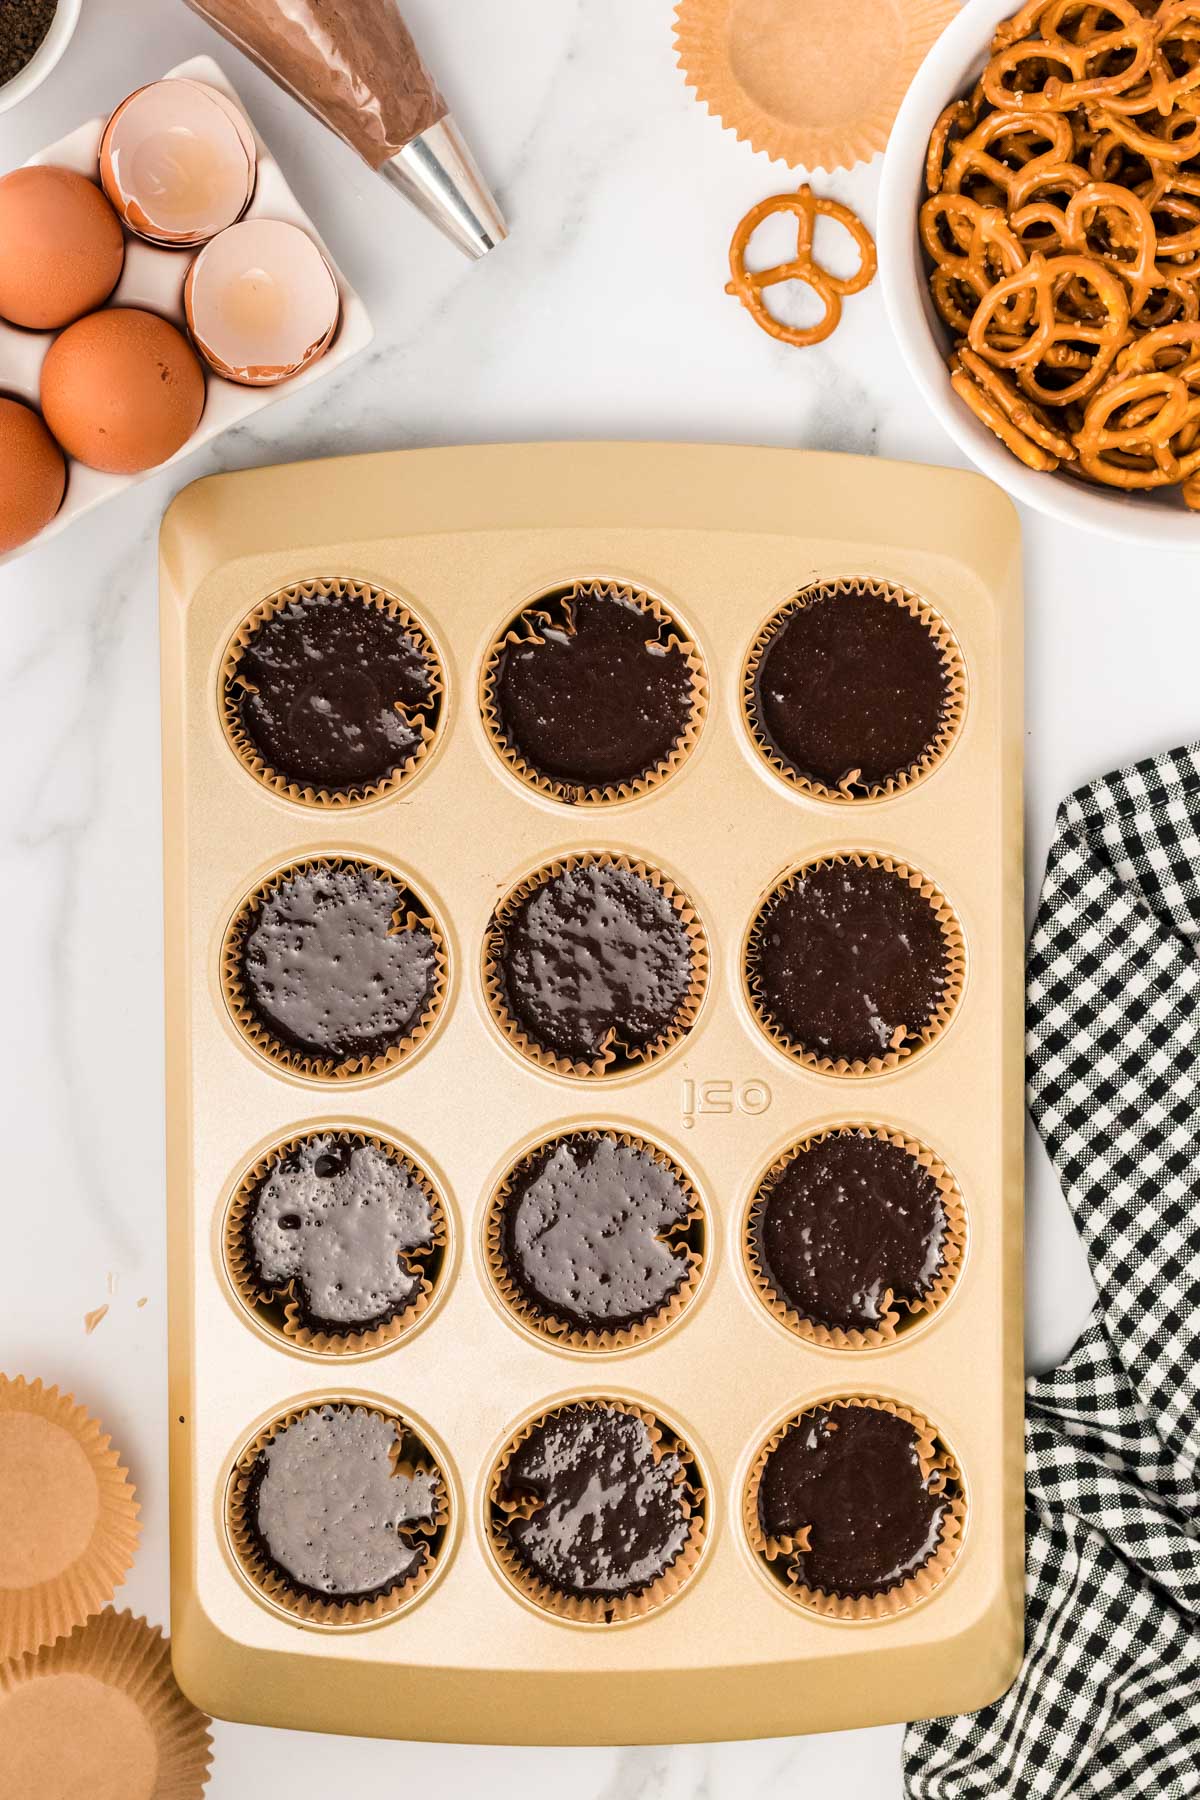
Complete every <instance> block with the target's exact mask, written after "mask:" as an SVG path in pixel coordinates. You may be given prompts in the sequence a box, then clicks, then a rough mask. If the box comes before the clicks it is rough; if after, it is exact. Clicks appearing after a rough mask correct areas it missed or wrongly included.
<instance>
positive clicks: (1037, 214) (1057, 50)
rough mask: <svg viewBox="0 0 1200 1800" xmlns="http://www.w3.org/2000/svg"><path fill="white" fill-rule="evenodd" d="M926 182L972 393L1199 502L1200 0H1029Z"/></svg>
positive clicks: (935, 263)
mask: <svg viewBox="0 0 1200 1800" xmlns="http://www.w3.org/2000/svg"><path fill="white" fill-rule="evenodd" d="M926 188H927V191H928V194H929V196H930V197H929V199H927V200H926V201H925V203H924V205H923V206H922V209H921V215H920V221H919V226H920V238H921V243H922V247H923V249H924V253H925V257H926V261H927V265H928V269H929V283H930V289H931V292H932V295H933V299H934V304H935V306H936V307H937V310H938V312H939V313H940V314H941V317H942V318H943V319H944V320H945V322H946V324H947V325H948V326H949V328H950V330H951V332H952V333H953V335H954V338H955V340H956V346H957V347H956V351H955V354H954V356H953V357H952V359H951V362H950V380H951V383H952V385H953V387H954V390H955V392H956V393H957V394H958V395H959V397H960V399H961V400H962V402H963V403H964V404H965V405H966V406H968V407H969V408H970V409H971V411H972V412H973V413H974V414H975V416H976V417H977V418H979V419H980V420H982V422H983V423H984V424H985V425H986V426H987V427H988V428H989V430H991V431H993V432H995V434H996V436H997V437H998V438H1000V439H1001V440H1002V441H1003V442H1004V443H1005V444H1006V445H1007V446H1008V448H1009V449H1010V450H1011V451H1012V453H1013V454H1014V455H1015V456H1017V457H1019V458H1020V459H1021V461H1022V462H1024V463H1025V464H1026V465H1027V466H1028V467H1029V468H1032V469H1040V470H1045V471H1051V470H1054V469H1058V468H1061V469H1062V470H1063V471H1064V472H1070V473H1072V474H1079V475H1081V476H1082V477H1083V478H1084V479H1086V480H1089V481H1096V482H1101V483H1103V484H1104V485H1106V486H1109V487H1117V488H1123V489H1129V490H1138V489H1149V488H1159V487H1178V489H1179V490H1180V497H1181V499H1183V500H1184V501H1185V502H1186V504H1187V505H1188V506H1190V507H1192V508H1194V509H1195V510H1197V511H1200V0H1025V4H1024V5H1022V6H1021V7H1020V9H1019V10H1018V11H1017V12H1016V13H1015V15H1014V17H1013V18H1011V19H1009V20H1008V21H1007V22H1005V23H1004V24H1002V25H1000V26H999V28H998V29H997V31H996V33H995V36H994V38H993V41H992V51H991V56H990V59H989V61H988V64H987V66H986V68H985V69H984V71H983V74H982V76H980V78H979V79H978V81H977V83H976V85H975V87H974V88H973V89H972V90H971V92H970V94H969V95H965V96H963V98H961V99H959V100H952V101H951V102H950V104H949V105H948V106H947V107H945V108H944V109H943V111H942V113H941V115H940V117H939V118H938V120H937V123H936V125H935V126H934V130H933V133H932V135H931V138H930V144H929V155H928V160H927V164H926Z"/></svg>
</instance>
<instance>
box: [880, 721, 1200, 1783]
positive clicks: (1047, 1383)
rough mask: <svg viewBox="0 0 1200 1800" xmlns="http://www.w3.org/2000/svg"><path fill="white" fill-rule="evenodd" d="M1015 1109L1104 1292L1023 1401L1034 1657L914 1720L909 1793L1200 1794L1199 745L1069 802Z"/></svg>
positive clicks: (1028, 1648) (1052, 862) (1049, 888)
mask: <svg viewBox="0 0 1200 1800" xmlns="http://www.w3.org/2000/svg"><path fill="white" fill-rule="evenodd" d="M1028 983H1029V987H1028V1021H1027V1023H1028V1054H1029V1064H1028V1080H1029V1108H1030V1112H1031V1113H1032V1115H1033V1119H1034V1123H1035V1124H1036V1125H1037V1128H1038V1130H1039V1132H1040V1133H1041V1135H1042V1137H1043V1139H1044V1140H1045V1144H1046V1148H1047V1150H1048V1151H1049V1152H1050V1157H1051V1160H1052V1161H1053V1163H1054V1166H1055V1168H1056V1169H1057V1171H1058V1175H1059V1179H1060V1181H1061V1182H1062V1186H1063V1192H1064V1194H1065V1195H1066V1198H1067V1203H1068V1205H1069V1206H1070V1208H1071V1211H1072V1212H1073V1213H1074V1215H1075V1222H1076V1224H1077V1226H1078V1227H1079V1230H1080V1232H1081V1234H1082V1236H1083V1240H1084V1244H1085V1245H1086V1248H1087V1253H1088V1258H1089V1260H1090V1262H1091V1266H1092V1273H1093V1275H1094V1276H1095V1280H1096V1286H1097V1288H1098V1290H1099V1296H1100V1297H1099V1302H1098V1304H1097V1307H1096V1310H1095V1313H1094V1314H1093V1316H1092V1321H1091V1324H1090V1325H1089V1326H1088V1328H1087V1330H1086V1331H1085V1332H1084V1334H1083V1336H1082V1337H1081V1338H1080V1340H1079V1342H1078V1343H1077V1344H1076V1346H1075V1348H1074V1350H1073V1351H1072V1352H1071V1354H1070V1356H1069V1357H1068V1358H1067V1360H1066V1362H1064V1363H1063V1364H1062V1365H1061V1367H1059V1368H1057V1369H1054V1370H1053V1371H1052V1372H1051V1373H1050V1374H1048V1375H1044V1376H1040V1377H1037V1378H1035V1379H1033V1380H1031V1381H1030V1382H1029V1383H1028V1385H1027V1389H1026V1396H1027V1398H1026V1421H1025V1507H1026V1532H1027V1549H1026V1574H1025V1586H1026V1625H1025V1633H1026V1637H1025V1661H1024V1665H1023V1667H1022V1669H1021V1672H1020V1674H1019V1675H1018V1677H1017V1680H1016V1682H1015V1683H1014V1685H1013V1686H1012V1687H1011V1688H1010V1689H1009V1691H1008V1693H1007V1694H1005V1696H1004V1698H1003V1699H1002V1700H999V1701H997V1703H996V1704H995V1705H994V1706H988V1707H985V1708H984V1710H983V1711H982V1712H979V1713H974V1714H972V1715H969V1716H966V1717H963V1718H947V1719H933V1720H929V1721H927V1722H925V1723H922V1724H916V1725H911V1726H910V1727H909V1729H908V1731H907V1733H906V1735H905V1740H904V1757H905V1776H906V1784H907V1792H908V1794H909V1795H910V1796H913V1797H914V1800H967V1797H968V1796H970V1797H971V1800H976V1797H980V1800H982V1797H983V1796H1013V1797H1014V1800H1035V1797H1036V1800H1062V1797H1065V1796H1072V1797H1076V1796H1078V1797H1079V1800H1183V1797H1184V1796H1191V1795H1197V1794H1200V744H1193V745H1190V746H1189V747H1187V748H1185V749H1182V750H1175V751H1172V752H1170V753H1168V754H1167V755H1165V756H1160V757H1155V758H1153V759H1152V760H1149V761H1147V762H1144V763H1139V764H1138V765H1137V767H1136V768H1132V769H1126V770H1123V771H1121V772H1120V773H1118V774H1115V775H1109V776H1107V777H1105V778H1104V779H1103V780H1101V781H1098V782H1096V783H1095V784H1094V785H1093V786H1091V787H1086V788H1082V789H1081V790H1080V791H1079V792H1078V793H1077V794H1073V795H1072V796H1071V797H1070V799H1068V800H1067V801H1066V802H1065V803H1064V805H1063V806H1062V808H1061V809H1060V811H1059V816H1058V829H1057V835H1056V837H1055V841H1054V846H1053V848H1052V849H1051V852H1050V859H1049V862H1048V864H1047V868H1046V881H1045V886H1044V887H1043V890H1042V898H1041V905H1040V907H1039V909H1038V916H1037V922H1036V924H1035V927H1034V932H1033V938H1032V940H1031V943H1030V947H1029V969H1028Z"/></svg>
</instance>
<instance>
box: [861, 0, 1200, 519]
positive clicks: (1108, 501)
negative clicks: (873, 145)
mask: <svg viewBox="0 0 1200 1800" xmlns="http://www.w3.org/2000/svg"><path fill="white" fill-rule="evenodd" d="M1016 11H1017V0H967V3H966V5H965V6H964V7H963V9H962V11H961V13H960V14H959V15H958V17H957V19H955V20H954V21H953V22H952V23H951V24H950V25H949V26H947V28H946V30H945V31H944V32H943V33H942V36H941V37H940V38H939V39H938V41H937V43H936V44H935V45H934V46H933V49H932V50H931V51H930V52H929V55H928V56H927V57H926V58H925V61H924V62H923V63H922V65H921V67H920V69H919V70H918V71H917V75H916V78H915V80H914V81H913V84H912V86H911V87H910V88H909V90H908V93H907V94H906V95H905V97H904V103H903V105H902V106H901V108H900V112H899V115H898V117H897V119H896V123H895V125H894V126H893V127H892V135H891V139H890V141H889V143H888V149H887V158H886V160H885V162H884V165H883V181H882V184H881V187H880V194H879V225H878V240H879V269H880V276H881V279H882V281H883V291H884V297H885V300H886V302H887V309H888V314H889V316H890V318H891V321H892V329H893V330H894V331H895V333H896V337H897V339H898V340H899V343H900V349H901V351H902V353H903V356H904V360H905V361H906V363H907V364H908V366H909V369H910V370H911V371H912V374H913V377H914V379H915V380H916V383H917V386H918V387H919V388H920V390H921V392H922V394H923V395H924V397H925V399H926V400H927V401H928V402H929V405H930V406H931V407H932V409H933V411H934V413H935V414H936V416H937V418H938V419H939V420H940V421H941V423H942V424H943V425H944V426H945V428H946V430H947V431H948V432H949V433H950V436H951V437H952V438H953V439H954V441H955V443H956V444H957V445H958V446H959V448H960V450H963V451H964V452H965V453H966V455H968V456H969V457H970V458H971V461H972V462H973V463H975V465H976V466H977V467H978V468H980V469H982V470H983V473H984V474H985V475H990V476H991V478H992V480H993V481H995V482H997V483H998V484H999V485H1000V486H1001V487H1002V488H1005V489H1007V491H1008V492H1009V493H1010V494H1011V495H1012V496H1013V498H1014V499H1015V500H1020V501H1023V502H1024V503H1025V504H1027V505H1029V506H1032V507H1036V509H1037V510H1038V512H1043V513H1048V514H1049V515H1050V517H1051V518H1054V519H1060V520H1062V521H1063V523H1064V524H1067V525H1079V526H1082V527H1084V528H1086V529H1087V530H1089V531H1100V532H1104V533H1106V534H1107V535H1108V536H1109V537H1115V538H1122V539H1123V540H1124V541H1125V542H1126V543H1131V544H1150V545H1154V546H1155V547H1166V546H1174V547H1175V548H1183V549H1189V550H1196V549H1200V513H1194V512H1189V511H1188V509H1187V507H1186V506H1185V505H1184V503H1183V501H1182V499H1181V498H1180V496H1179V494H1178V492H1177V491H1173V490H1159V491H1158V492H1151V493H1142V494H1125V493H1122V492H1120V491H1119V490H1118V489H1116V488H1112V489H1105V488H1096V487H1090V486H1086V485H1085V484H1084V483H1083V482H1081V481H1079V480H1078V478H1077V477H1075V476H1071V475H1061V474H1057V475H1048V474H1039V473H1038V472H1037V471H1036V470H1034V469H1027V468H1026V467H1025V465H1024V464H1023V463H1021V462H1018V460H1017V458H1016V457H1015V456H1014V455H1013V454H1012V452H1011V451H1009V450H1006V449H1005V447H1004V445H1003V444H1002V443H1001V442H1000V440H999V439H998V438H996V437H994V436H993V435H992V433H991V432H990V431H989V430H988V429H987V427H986V426H985V425H981V424H980V422H979V420H978V419H977V418H976V417H975V415H974V414H973V413H972V412H970V411H969V410H968V408H967V407H966V406H964V405H963V403H962V401H960V400H959V398H958V396H957V394H956V393H955V392H954V390H953V388H952V387H951V386H950V380H949V376H948V374H947V371H946V355H947V353H948V351H949V349H950V347H951V340H950V335H949V333H948V332H947V330H946V327H945V326H944V325H943V323H942V321H941V320H940V319H939V318H938V315H937V313H936V312H935V310H934V306H933V302H932V300H931V299H930V296H929V287H928V283H927V281H926V277H925V268H924V264H923V262H922V259H921V247H920V242H919V240H918V237H917V214H918V212H919V210H920V206H921V202H922V200H923V199H924V197H925V152H926V149H927V147H928V144H929V134H930V132H931V131H932V129H933V125H934V122H935V120H936V119H937V116H938V114H939V113H940V112H941V110H942V108H943V107H944V106H945V105H946V104H947V102H948V101H950V100H953V99H955V98H957V96H958V95H960V94H965V93H967V92H968V91H969V89H970V88H971V87H972V85H973V84H974V82H975V80H976V78H977V77H978V75H979V73H980V71H981V70H982V68H983V65H984V63H985V61H986V60H987V52H988V46H989V44H990V43H991V39H992V33H993V32H994V31H995V29H996V26H997V25H998V24H999V23H1000V21H1001V20H1002V19H1007V18H1011V16H1012V15H1013V13H1015V12H1016Z"/></svg>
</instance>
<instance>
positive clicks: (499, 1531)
mask: <svg viewBox="0 0 1200 1800" xmlns="http://www.w3.org/2000/svg"><path fill="white" fill-rule="evenodd" d="M575 1404H576V1405H583V1406H587V1405H589V1404H592V1403H591V1402H589V1401H587V1400H584V1401H582V1402H578V1401H577V1402H576V1403H575ZM596 1404H599V1405H604V1404H608V1405H609V1406H614V1407H617V1408H619V1410H620V1411H622V1412H626V1413H630V1414H632V1415H633V1417H634V1418H638V1419H640V1420H641V1421H642V1424H643V1425H644V1426H645V1427H646V1430H647V1432H648V1433H649V1434H650V1438H651V1440H652V1442H653V1443H654V1446H655V1455H656V1459H660V1458H661V1457H663V1456H666V1455H670V1454H672V1453H673V1454H675V1455H677V1456H678V1457H679V1459H680V1462H681V1464H682V1469H681V1473H680V1479H679V1482H678V1488H679V1492H680V1494H681V1496H682V1510H683V1513H684V1516H685V1517H686V1519H687V1522H688V1534H687V1538H686V1540H685V1542H684V1544H683V1546H682V1548H681V1549H680V1551H679V1554H678V1555H677V1556H676V1558H675V1560H674V1561H673V1562H672V1564H671V1566H670V1567H669V1568H668V1569H667V1570H666V1571H665V1573H664V1574H662V1575H660V1576H658V1577H657V1579H656V1580H654V1581H652V1582H650V1583H649V1584H648V1585H647V1586H646V1587H644V1588H640V1589H639V1590H638V1591H637V1592H636V1593H631V1594H622V1595H621V1596H619V1598H616V1599H601V1598H598V1597H597V1598H591V1597H584V1596H583V1595H579V1594H564V1593H560V1592H559V1590H558V1589H557V1588H554V1587H551V1586H550V1584H549V1583H548V1582H545V1581H543V1580H542V1579H541V1578H540V1577H539V1576H538V1575H537V1574H536V1573H535V1572H534V1571H533V1570H532V1569H530V1568H529V1567H527V1566H526V1564H525V1563H524V1562H523V1561H522V1560H521V1558H520V1556H518V1555H517V1553H516V1551H515V1550H514V1548H513V1546H512V1544H511V1543H510V1542H509V1540H508V1538H507V1537H506V1535H505V1530H504V1525H505V1521H506V1519H508V1518H511V1517H514V1516H516V1515H517V1514H518V1513H519V1512H520V1510H521V1508H522V1507H523V1506H524V1505H525V1504H526V1503H525V1502H524V1501H517V1502H516V1503H514V1502H513V1501H512V1500H510V1499H508V1498H506V1497H505V1495H504V1493H503V1489H502V1482H503V1479H504V1471H505V1470H506V1468H507V1467H508V1465H509V1463H510V1462H511V1461H512V1459H513V1457H514V1456H515V1455H516V1454H517V1452H518V1451H519V1450H520V1448H521V1445H522V1444H523V1443H525V1442H526V1441H527V1439H528V1438H529V1436H530V1434H531V1432H533V1431H534V1430H535V1429H536V1427H537V1426H539V1425H542V1424H545V1422H546V1421H547V1420H548V1419H552V1418H554V1416H555V1414H556V1413H557V1412H558V1411H559V1410H560V1409H559V1408H556V1407H551V1408H549V1410H548V1411H546V1412H544V1413H541V1414H539V1415H538V1416H537V1417H536V1418H533V1419H529V1420H527V1422H526V1423H525V1424H524V1425H522V1426H521V1428H520V1430H519V1431H518V1432H516V1434H515V1435H514V1436H513V1438H512V1440H511V1442H510V1443H509V1444H508V1445H507V1446H506V1447H505V1449H504V1451H503V1453H502V1455H501V1456H500V1457H499V1459H498V1460H497V1462H496V1464H495V1467H494V1468H493V1469H492V1472H491V1475H490V1477H489V1478H488V1485H487V1508H488V1541H489V1544H490V1547H491V1551H492V1554H493V1556H494V1557H495V1559H496V1562H497V1564H498V1566H499V1568H500V1570H501V1572H502V1573H503V1575H504V1576H505V1578H506V1580H508V1581H510V1582H511V1583H512V1585H513V1587H514V1588H515V1589H516V1591H517V1592H518V1593H519V1594H523V1595H524V1596H525V1598H526V1599H527V1600H531V1601H532V1602H533V1604H534V1605H535V1606H537V1607H540V1608H541V1610H542V1611H543V1612H547V1613H551V1614H553V1615H554V1616H555V1617H556V1618H559V1619H568V1620H570V1621H572V1622H573V1623H574V1624H577V1625H616V1624H625V1623H628V1621H629V1620H631V1619H641V1618H644V1617H645V1616H646V1614H647V1613H651V1612H655V1611H657V1609H658V1608H659V1607H660V1606H665V1605H666V1603H667V1601H668V1600H672V1599H674V1598H675V1596H676V1595H677V1594H679V1593H680V1592H681V1591H682V1589H683V1587H684V1585H685V1584H686V1583H687V1582H688V1581H689V1580H690V1579H691V1577H692V1576H693V1575H694V1574H695V1572H696V1566H697V1564H698V1563H699V1561H700V1558H701V1556H702V1555H703V1554H704V1547H705V1534H706V1529H707V1495H706V1493H705V1489H704V1478H703V1476H702V1475H701V1474H700V1471H699V1468H698V1466H697V1464H696V1460H695V1457H694V1455H693V1453H692V1451H691V1450H690V1448H689V1447H688V1445H687V1443H686V1442H685V1441H684V1439H683V1438H682V1437H680V1435H679V1434H678V1432H676V1431H673V1430H672V1429H671V1427H670V1426H669V1425H666V1424H664V1422H663V1421H662V1420H661V1419H659V1418H658V1417H656V1416H655V1414H654V1413H652V1412H650V1411H649V1410H648V1409H647V1408H646V1407H645V1406H639V1405H638V1403H637V1402H636V1401H635V1400H624V1399H619V1398H616V1397H614V1398H611V1399H610V1398H608V1396H602V1397H598V1400H597V1402H596Z"/></svg>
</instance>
